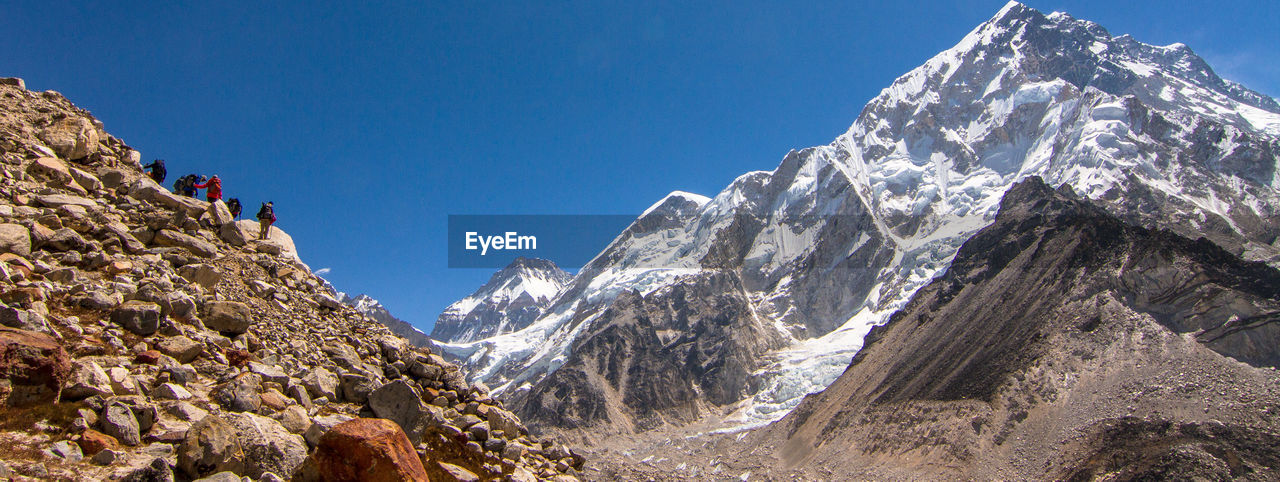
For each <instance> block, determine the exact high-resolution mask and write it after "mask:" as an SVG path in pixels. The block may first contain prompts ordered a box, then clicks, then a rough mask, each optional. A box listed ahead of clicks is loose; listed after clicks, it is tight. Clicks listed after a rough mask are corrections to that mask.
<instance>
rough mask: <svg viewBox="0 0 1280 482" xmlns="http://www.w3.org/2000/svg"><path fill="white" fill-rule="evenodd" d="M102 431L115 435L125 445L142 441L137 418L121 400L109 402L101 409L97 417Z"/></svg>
mask: <svg viewBox="0 0 1280 482" xmlns="http://www.w3.org/2000/svg"><path fill="white" fill-rule="evenodd" d="M98 424H99V425H101V426H102V433H105V434H107V435H110V436H112V437H115V439H116V440H119V441H120V443H122V444H125V445H138V444H139V443H141V442H142V432H141V430H140V428H139V427H138V418H137V417H135V416H134V415H133V409H131V408H129V406H128V405H125V404H124V403H121V402H111V403H110V404H108V405H107V406H106V407H104V408H103V409H102V416H101V417H100V418H99V419H98Z"/></svg>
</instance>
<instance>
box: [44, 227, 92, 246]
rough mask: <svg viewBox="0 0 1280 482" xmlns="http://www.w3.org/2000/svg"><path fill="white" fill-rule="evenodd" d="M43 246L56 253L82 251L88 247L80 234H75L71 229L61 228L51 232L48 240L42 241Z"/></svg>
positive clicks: (87, 243)
mask: <svg viewBox="0 0 1280 482" xmlns="http://www.w3.org/2000/svg"><path fill="white" fill-rule="evenodd" d="M44 246H47V247H50V248H53V249H54V250H56V251H77V252H80V251H84V250H85V248H87V247H88V246H89V242H88V241H85V240H84V238H83V237H81V236H80V233H77V232H75V231H74V230H72V229H71V228H62V229H59V230H57V231H54V232H53V235H52V236H50V237H49V239H47V240H45V241H44Z"/></svg>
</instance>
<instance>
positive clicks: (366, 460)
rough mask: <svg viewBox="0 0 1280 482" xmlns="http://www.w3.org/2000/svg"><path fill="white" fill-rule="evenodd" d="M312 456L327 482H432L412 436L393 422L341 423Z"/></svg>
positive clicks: (330, 431) (363, 421)
mask: <svg viewBox="0 0 1280 482" xmlns="http://www.w3.org/2000/svg"><path fill="white" fill-rule="evenodd" d="M312 457H313V458H314V460H315V463H316V467H317V468H318V470H319V473H320V476H321V478H323V479H324V480H410V481H422V482H426V481H428V480H430V479H428V478H427V473H426V470H425V469H424V468H423V466H422V461H421V459H419V458H418V453H417V451H415V450H414V448H413V445H412V444H410V442H409V439H408V437H406V436H405V434H404V432H403V431H401V430H400V427H399V426H398V425H396V424H395V423H393V422H391V421H389V420H382V419H371V418H358V419H355V420H349V421H346V422H343V423H340V424H338V425H336V426H334V427H333V429H332V430H329V432H328V433H326V434H325V435H324V436H323V437H321V438H320V443H319V445H318V446H317V447H316V451H315V454H314V455H312Z"/></svg>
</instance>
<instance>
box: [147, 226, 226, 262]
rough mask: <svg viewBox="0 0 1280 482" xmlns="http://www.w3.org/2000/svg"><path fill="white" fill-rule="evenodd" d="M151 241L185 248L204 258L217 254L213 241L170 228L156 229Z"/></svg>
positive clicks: (161, 244)
mask: <svg viewBox="0 0 1280 482" xmlns="http://www.w3.org/2000/svg"><path fill="white" fill-rule="evenodd" d="M151 242H152V243H154V244H158V245H160V246H172V247H178V248H186V249H187V250H188V251H191V253H192V254H195V255H196V256H200V257H204V258H211V257H213V256H216V255H217V254H218V248H217V246H214V245H213V243H210V242H208V241H205V240H203V239H199V238H196V237H195V236H191V235H188V234H184V233H180V232H177V231H173V230H171V229H161V230H160V231H157V232H156V235H155V237H154V238H152V240H151Z"/></svg>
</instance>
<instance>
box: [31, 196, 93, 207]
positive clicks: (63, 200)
mask: <svg viewBox="0 0 1280 482" xmlns="http://www.w3.org/2000/svg"><path fill="white" fill-rule="evenodd" d="M35 201H36V204H39V205H41V206H44V207H47V208H59V207H62V206H80V207H85V208H89V207H97V206H98V203H97V202H95V201H94V200H92V199H89V198H84V197H80V196H72V195H69V194H44V195H40V196H36V199H35Z"/></svg>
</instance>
